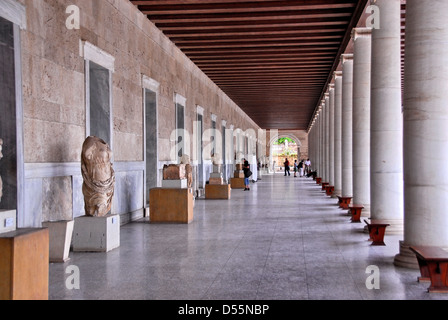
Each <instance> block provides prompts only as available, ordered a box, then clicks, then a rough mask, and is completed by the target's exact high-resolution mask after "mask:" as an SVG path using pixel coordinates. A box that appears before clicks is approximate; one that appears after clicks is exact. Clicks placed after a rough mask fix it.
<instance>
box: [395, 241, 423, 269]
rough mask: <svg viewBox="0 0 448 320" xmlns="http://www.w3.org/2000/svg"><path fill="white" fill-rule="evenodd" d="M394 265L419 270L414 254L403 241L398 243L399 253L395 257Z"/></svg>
mask: <svg viewBox="0 0 448 320" xmlns="http://www.w3.org/2000/svg"><path fill="white" fill-rule="evenodd" d="M394 265H395V266H396V267H402V268H407V269H415V270H420V267H419V265H418V260H417V257H416V255H415V253H414V252H412V251H411V249H410V248H409V246H408V245H406V244H405V243H404V241H400V253H399V254H397V255H396V256H395V259H394Z"/></svg>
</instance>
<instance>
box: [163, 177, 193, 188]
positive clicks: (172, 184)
mask: <svg viewBox="0 0 448 320" xmlns="http://www.w3.org/2000/svg"><path fill="white" fill-rule="evenodd" d="M162 188H164V189H188V180H187V179H177V180H163V181H162Z"/></svg>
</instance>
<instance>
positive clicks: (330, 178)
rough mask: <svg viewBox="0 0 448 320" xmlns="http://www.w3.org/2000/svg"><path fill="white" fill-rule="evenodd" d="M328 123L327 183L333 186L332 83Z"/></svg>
mask: <svg viewBox="0 0 448 320" xmlns="http://www.w3.org/2000/svg"><path fill="white" fill-rule="evenodd" d="M328 106H329V117H328V121H329V125H328V130H329V134H328V150H329V156H328V163H329V171H328V183H329V184H330V186H332V187H334V84H330V90H329V102H328Z"/></svg>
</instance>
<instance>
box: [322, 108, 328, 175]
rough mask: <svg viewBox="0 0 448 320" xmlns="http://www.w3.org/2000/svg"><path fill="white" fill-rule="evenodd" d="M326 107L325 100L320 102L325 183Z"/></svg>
mask: <svg viewBox="0 0 448 320" xmlns="http://www.w3.org/2000/svg"><path fill="white" fill-rule="evenodd" d="M326 114H327V106H326V105H325V100H323V101H322V111H321V133H322V138H321V144H322V145H321V152H322V157H321V160H322V161H321V164H322V165H321V167H322V176H321V177H322V182H327V152H326V144H327V126H326V124H327V117H326Z"/></svg>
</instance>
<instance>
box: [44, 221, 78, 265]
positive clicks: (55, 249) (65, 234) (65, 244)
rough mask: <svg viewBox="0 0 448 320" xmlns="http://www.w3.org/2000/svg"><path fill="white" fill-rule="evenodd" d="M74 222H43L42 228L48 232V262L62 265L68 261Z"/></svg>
mask: <svg viewBox="0 0 448 320" xmlns="http://www.w3.org/2000/svg"><path fill="white" fill-rule="evenodd" d="M74 225H75V221H73V220H71V221H52V222H44V223H43V224H42V226H43V227H44V228H47V229H48V230H49V236H50V262H55V263H64V262H67V261H68V260H70V258H69V254H70V245H71V242H72V237H73V228H74Z"/></svg>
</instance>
